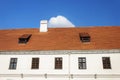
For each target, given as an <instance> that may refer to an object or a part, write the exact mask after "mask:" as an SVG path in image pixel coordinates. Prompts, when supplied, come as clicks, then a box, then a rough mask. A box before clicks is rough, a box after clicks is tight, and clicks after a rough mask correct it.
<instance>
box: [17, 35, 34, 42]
mask: <svg viewBox="0 0 120 80" xmlns="http://www.w3.org/2000/svg"><path fill="white" fill-rule="evenodd" d="M31 36H32V34H23V35H22V36H20V37H19V43H23V44H25V43H27V42H28V41H29V39H30V37H31Z"/></svg>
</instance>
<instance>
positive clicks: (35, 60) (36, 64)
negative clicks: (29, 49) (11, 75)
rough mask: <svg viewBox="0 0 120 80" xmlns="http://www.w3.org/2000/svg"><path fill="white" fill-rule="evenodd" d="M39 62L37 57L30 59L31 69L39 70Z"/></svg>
mask: <svg viewBox="0 0 120 80" xmlns="http://www.w3.org/2000/svg"><path fill="white" fill-rule="evenodd" d="M39 60H40V59H39V58H38V57H34V58H32V64H31V69H39V62H40V61H39Z"/></svg>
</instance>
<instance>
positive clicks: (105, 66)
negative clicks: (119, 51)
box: [102, 57, 112, 69]
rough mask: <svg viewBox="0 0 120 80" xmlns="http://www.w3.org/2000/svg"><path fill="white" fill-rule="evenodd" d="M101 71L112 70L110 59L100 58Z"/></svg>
mask: <svg viewBox="0 0 120 80" xmlns="http://www.w3.org/2000/svg"><path fill="white" fill-rule="evenodd" d="M102 64H103V69H112V67H111V60H110V57H102Z"/></svg>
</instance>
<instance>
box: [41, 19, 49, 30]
mask: <svg viewBox="0 0 120 80" xmlns="http://www.w3.org/2000/svg"><path fill="white" fill-rule="evenodd" d="M47 27H48V21H47V20H41V21H40V32H47V31H48V29H47Z"/></svg>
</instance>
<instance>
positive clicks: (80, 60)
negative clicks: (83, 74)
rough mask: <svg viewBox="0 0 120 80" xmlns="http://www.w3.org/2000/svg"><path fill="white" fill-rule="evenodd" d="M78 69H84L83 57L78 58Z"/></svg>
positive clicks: (84, 60)
mask: <svg viewBox="0 0 120 80" xmlns="http://www.w3.org/2000/svg"><path fill="white" fill-rule="evenodd" d="M78 68H79V69H86V58H85V57H79V58H78Z"/></svg>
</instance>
